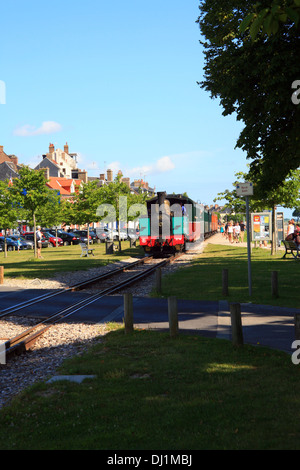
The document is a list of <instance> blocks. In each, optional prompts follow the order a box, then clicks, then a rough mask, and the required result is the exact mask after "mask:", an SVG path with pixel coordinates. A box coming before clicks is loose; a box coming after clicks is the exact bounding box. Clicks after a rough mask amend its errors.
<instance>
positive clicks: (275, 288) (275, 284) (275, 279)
mask: <svg viewBox="0 0 300 470" xmlns="http://www.w3.org/2000/svg"><path fill="white" fill-rule="evenodd" d="M271 286H272V297H278V271H272V282H271Z"/></svg>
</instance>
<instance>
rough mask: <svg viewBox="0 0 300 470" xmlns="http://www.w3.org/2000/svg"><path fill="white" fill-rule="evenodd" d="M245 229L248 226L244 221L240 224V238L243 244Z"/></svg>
mask: <svg viewBox="0 0 300 470" xmlns="http://www.w3.org/2000/svg"><path fill="white" fill-rule="evenodd" d="M245 228H246V224H245V222H244V221H242V222H240V229H241V230H240V237H241V242H242V243H243V242H244V235H245Z"/></svg>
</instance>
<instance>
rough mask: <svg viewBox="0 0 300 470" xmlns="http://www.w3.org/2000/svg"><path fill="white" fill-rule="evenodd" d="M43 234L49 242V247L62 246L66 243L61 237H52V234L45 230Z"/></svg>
mask: <svg viewBox="0 0 300 470" xmlns="http://www.w3.org/2000/svg"><path fill="white" fill-rule="evenodd" d="M42 234H43V236H44V237H45V239H46V240H47V241H48V242H49V246H56V244H57V245H58V246H62V245H63V244H64V242H63V241H62V239H61V238H60V237H57V238H56V236H55V235H54V236H53V235H52V233H49V232H46V231H45V230H42Z"/></svg>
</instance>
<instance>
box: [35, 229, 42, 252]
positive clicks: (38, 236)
mask: <svg viewBox="0 0 300 470" xmlns="http://www.w3.org/2000/svg"><path fill="white" fill-rule="evenodd" d="M42 236H43V235H42V232H41V227H40V226H38V227H37V231H36V248H37V257H38V258H43V257H42V253H41V252H42Z"/></svg>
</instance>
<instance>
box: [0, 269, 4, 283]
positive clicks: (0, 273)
mask: <svg viewBox="0 0 300 470" xmlns="http://www.w3.org/2000/svg"><path fill="white" fill-rule="evenodd" d="M0 284H4V266H0Z"/></svg>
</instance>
